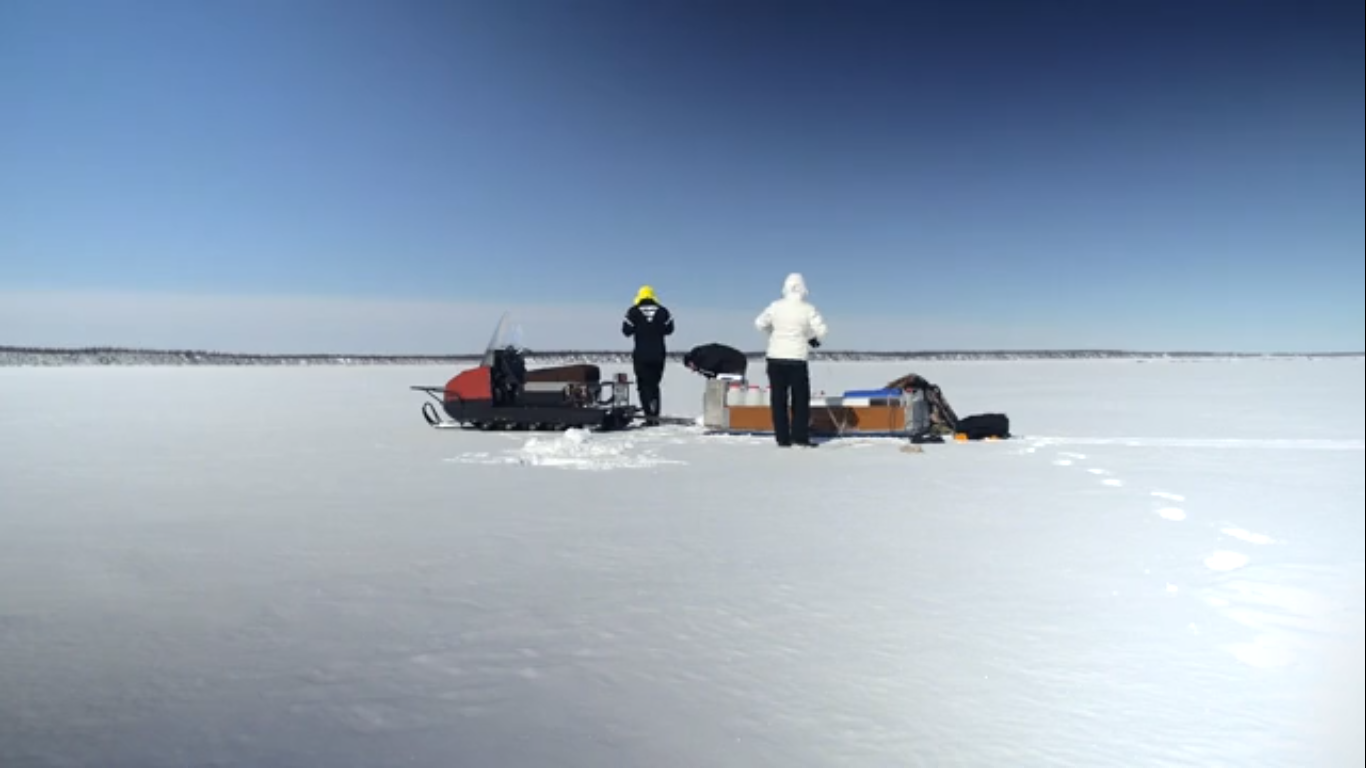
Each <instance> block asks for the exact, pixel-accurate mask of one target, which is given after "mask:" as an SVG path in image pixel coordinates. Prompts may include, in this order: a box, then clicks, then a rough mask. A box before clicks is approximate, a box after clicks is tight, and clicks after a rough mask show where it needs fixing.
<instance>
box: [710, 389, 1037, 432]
mask: <svg viewBox="0 0 1366 768" xmlns="http://www.w3.org/2000/svg"><path fill="white" fill-rule="evenodd" d="M810 412H811V421H810V426H809V429H810V434H811V436H812V437H823V438H836V437H898V438H905V439H907V440H910V441H911V442H913V443H942V442H944V441H945V439H946V438H952V439H953V440H958V441H962V440H1001V439H1007V438H1009V437H1010V421H1009V419H1007V418H1006V416H1005V415H1004V414H980V415H976V416H968V417H966V418H961V419H960V418H959V417H958V415H957V414H956V413H955V412H954V410H953V408H952V407H951V406H950V405H949V403H948V400H947V399H946V398H945V397H944V394H943V392H942V391H941V390H940V389H939V387H938V386H937V385H935V384H932V383H930V382H929V381H926V380H925V379H924V378H923V377H921V376H918V375H916V374H908V375H906V376H902V377H900V378H897V379H894V380H892V381H891V382H889V383H888V384H887V385H886V386H883V387H878V388H874V389H861V390H848V391H846V392H844V393H842V394H840V395H838V396H834V397H827V396H825V395H823V394H822V395H819V396H813V397H812V398H811V400H810ZM702 424H703V426H704V427H705V429H706V430H707V432H709V433H713V434H749V435H770V434H773V431H774V430H773V411H772V408H771V407H770V404H769V395H768V392H767V390H766V388H760V387H759V386H757V385H755V384H753V383H750V382H749V381H748V380H746V379H745V378H744V377H741V376H718V377H716V378H714V379H709V380H708V381H707V384H706V389H705V390H704V392H703V396H702Z"/></svg>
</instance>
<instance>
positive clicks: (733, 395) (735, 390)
mask: <svg viewBox="0 0 1366 768" xmlns="http://www.w3.org/2000/svg"><path fill="white" fill-rule="evenodd" d="M744 404H745V389H744V385H742V384H741V383H740V382H738V381H733V382H731V384H730V386H729V387H726V405H728V406H731V405H744Z"/></svg>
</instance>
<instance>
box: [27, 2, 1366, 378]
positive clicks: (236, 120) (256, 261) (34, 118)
mask: <svg viewBox="0 0 1366 768" xmlns="http://www.w3.org/2000/svg"><path fill="white" fill-rule="evenodd" d="M1363 21H1364V19H1363V10H1362V5H1361V3H1360V2H1359V0H1358V1H1357V2H1355V3H1352V2H1339V3H1327V2H1319V1H1317V0H1296V1H1294V2H1289V1H1287V2H1282V3H1277V2H1270V1H1269V0H1268V2H1258V3H1245V2H1233V1H1232V0H1205V1H1203V2H1200V3H1187V2H1176V1H1175V0H1171V1H1170V2H1158V1H1157V0H1153V1H1151V2H1139V1H1138V0H1132V1H1128V0H1120V1H1119V2H1113V3H1096V2H1063V1H1059V2H1048V3H1024V2H1008V1H1006V0H1000V1H998V2H992V3H984V2H971V0H961V1H955V2H948V1H947V0H944V1H943V2H916V1H915V0H906V1H905V2H892V1H890V0H879V1H876V2H875V1H872V0H869V1H866V2H856V3H841V4H836V3H814V2H795V3H778V2H770V1H766V0H750V1H748V2H743V3H723V2H719V1H713V0H693V1H692V2H682V3H670V2H665V1H664V0H659V1H658V2H650V3H628V2H607V1H606V0H542V1H538V0H517V1H516V2H506V0H504V2H492V1H491V2H487V3H473V2H454V1H452V2H441V1H439V0H427V1H425V2H403V1H402V0H385V1H384V2H380V0H373V1H372V2H360V1H359V0H289V2H278V1H273V0H200V1H199V2H194V3H184V2H174V1H173V0H160V1H154V0H119V1H118V2H114V1H109V2H77V1H76V0H44V1H42V2H39V1H38V0H6V1H5V2H3V3H0V104H2V105H3V109H0V112H3V114H4V118H3V119H2V120H0V344H54V345H86V344H116V345H126V346H173V347H194V348H231V349H240V350H244V351H284V350H286V349H288V350H295V351H321V350H345V351H374V352H388V351H401V352H406V351H430V352H442V351H451V350H454V349H459V350H464V349H468V348H477V347H479V346H482V344H483V342H484V341H485V339H486V337H487V336H488V333H489V331H490V329H491V328H492V326H493V324H494V323H495V322H496V320H497V315H498V313H499V312H500V311H501V310H502V309H504V308H512V309H515V310H517V311H519V312H521V313H522V315H523V317H525V318H526V323H525V332H526V342H527V343H528V345H529V346H531V347H533V348H536V347H540V348H549V347H566V346H577V347H594V348H604V347H606V348H618V347H624V345H625V340H623V339H621V338H620V337H619V336H618V335H617V326H618V317H619V315H620V313H621V312H622V311H624V309H625V307H626V305H627V303H628V302H629V301H630V299H631V297H632V295H633V294H634V292H635V289H636V288H637V287H638V286H639V285H640V284H642V283H649V284H651V285H653V286H655V287H656V289H657V290H658V292H659V294H660V296H661V298H662V299H663V300H664V301H665V302H666V303H668V304H670V306H671V307H672V308H673V309H674V310H675V313H676V315H677V316H678V324H679V325H678V327H679V334H678V338H677V341H676V342H675V346H676V347H683V346H687V345H690V344H694V343H701V342H705V341H713V340H719V341H726V342H729V343H732V344H736V345H737V346H741V347H745V348H758V347H759V346H760V343H761V339H760V338H758V337H757V335H756V332H755V331H754V330H753V329H752V327H751V325H750V321H751V320H752V318H753V316H754V315H755V314H757V313H758V311H759V310H760V309H761V308H762V306H763V305H764V304H765V303H767V302H768V301H769V300H771V299H773V298H775V297H776V296H777V294H778V289H779V287H780V286H781V283H782V280H783V277H784V276H785V275H786V274H787V273H788V272H789V271H794V270H795V271H801V272H802V273H804V274H805V275H806V277H807V280H808V283H809V284H810V286H811V290H812V299H813V301H815V302H816V303H817V304H818V305H819V306H820V307H821V309H822V310H823V311H824V313H825V314H826V316H827V319H828V320H829V322H830V326H831V329H832V335H831V338H830V346H831V347H832V348H840V349H854V348H859V349H930V348H948V347H954V348H1012V347H1013V348H1019V347H1106V348H1141V349H1219V350H1230V351H1246V350H1287V351H1304V350H1329V349H1331V350H1361V349H1363V348H1366V338H1364V336H1366V331H1364V330H1363V328H1366V312H1364V311H1363V293H1366V290H1364V289H1363V286H1364V285H1366V272H1364V270H1363V251H1364V249H1366V240H1364V238H1363V231H1364V230H1366V218H1364V217H1363V210H1364V208H1366V196H1364V195H1363V177H1366V161H1364V160H1363V154H1364V153H1363V135H1364V134H1366V120H1364V119H1363V91H1364V80H1366V78H1364V76H1363V70H1366V61H1364V58H1363V36H1362V29H1363Z"/></svg>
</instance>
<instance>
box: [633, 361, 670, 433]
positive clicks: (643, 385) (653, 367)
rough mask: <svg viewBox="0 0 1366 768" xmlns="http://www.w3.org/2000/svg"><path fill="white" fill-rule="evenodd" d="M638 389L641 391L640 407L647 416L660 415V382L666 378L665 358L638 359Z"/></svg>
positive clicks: (652, 417)
mask: <svg viewBox="0 0 1366 768" xmlns="http://www.w3.org/2000/svg"><path fill="white" fill-rule="evenodd" d="M634 364H635V369H636V391H637V392H639V393H640V407H641V410H642V411H644V412H645V418H647V419H654V418H658V417H659V400H660V393H659V382H660V381H662V380H663V379H664V361H663V360H636V361H634Z"/></svg>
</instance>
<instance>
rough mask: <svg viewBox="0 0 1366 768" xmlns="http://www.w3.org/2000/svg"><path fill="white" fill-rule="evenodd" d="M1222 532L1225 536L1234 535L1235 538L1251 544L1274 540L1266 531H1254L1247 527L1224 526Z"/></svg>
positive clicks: (1266, 542) (1268, 542)
mask: <svg viewBox="0 0 1366 768" xmlns="http://www.w3.org/2000/svg"><path fill="white" fill-rule="evenodd" d="M1222 533H1223V534H1224V535H1225V536H1232V537H1233V538H1235V539H1240V540H1242V541H1246V542H1247V543H1249V544H1270V543H1272V542H1273V541H1274V539H1272V538H1271V537H1270V536H1267V535H1266V534H1264V533H1253V532H1252V531H1249V530H1247V529H1245V528H1224V529H1222Z"/></svg>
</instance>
